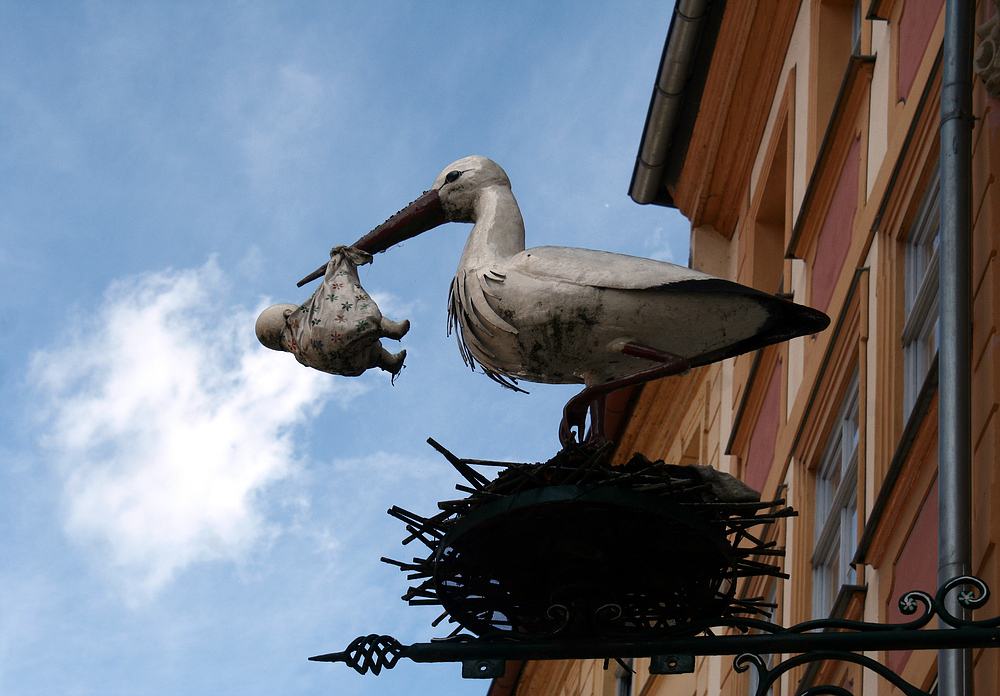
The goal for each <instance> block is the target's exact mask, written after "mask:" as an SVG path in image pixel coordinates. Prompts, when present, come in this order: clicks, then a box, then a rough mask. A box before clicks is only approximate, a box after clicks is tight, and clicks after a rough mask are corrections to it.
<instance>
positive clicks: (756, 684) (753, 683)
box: [747, 580, 781, 696]
mask: <svg viewBox="0 0 1000 696" xmlns="http://www.w3.org/2000/svg"><path fill="white" fill-rule="evenodd" d="M765 601H766V602H768V603H769V604H773V605H777V603H778V581H777V580H775V581H773V582H772V583H771V587H770V589H769V590H768V591H767V595H766V598H765ZM771 620H772V621H774V622H775V623H778V620H777V619H775V618H772V619H771ZM755 633H759V631H755ZM760 657H761V658H762V659H763V660H764V667H765V668H766V669H767V670H768V671H770V670H773V669H774V653H768V654H766V655H761V656H760ZM780 683H781V682H780V681H779V682H776V683H775V684H771V685H770V686H769V687H767V696H774V687H775V686H776V685H780ZM759 688H760V675H759V674H757V670H756V669H753V668H751V669H750V690H749V691H748V692H747V693H749V695H750V696H757V689H759Z"/></svg>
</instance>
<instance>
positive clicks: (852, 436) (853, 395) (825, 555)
mask: <svg viewBox="0 0 1000 696" xmlns="http://www.w3.org/2000/svg"><path fill="white" fill-rule="evenodd" d="M858 424H859V418H858V374H857V371H855V373H854V377H852V378H851V381H850V386H848V388H847V392H846V393H845V394H844V399H843V401H842V402H841V406H840V410H839V412H838V414H837V419H836V421H834V424H833V428H832V429H831V431H830V437H829V440H828V441H827V445H826V449H825V450H824V452H823V456H822V458H821V460H820V463H819V466H818V467H817V470H816V503H815V505H816V518H815V521H816V538H815V545H814V547H813V557H812V565H813V616H814V617H815V618H826V617H828V616H829V615H830V611H831V610H832V609H833V603H834V600H835V599H836V598H837V593H838V592H839V591H840V587H841V586H842V585H852V584H854V582H855V571H854V566H853V565H851V559H852V558H853V556H854V552H855V549H856V547H857V543H858V542H857V535H858V524H857V517H858V433H859V426H858Z"/></svg>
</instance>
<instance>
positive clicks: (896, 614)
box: [886, 483, 938, 674]
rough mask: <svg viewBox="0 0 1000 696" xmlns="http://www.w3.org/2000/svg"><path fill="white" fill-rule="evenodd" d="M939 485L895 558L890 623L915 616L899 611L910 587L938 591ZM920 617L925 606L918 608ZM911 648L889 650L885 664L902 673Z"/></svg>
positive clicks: (931, 494) (907, 619) (890, 601)
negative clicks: (896, 650) (901, 599)
mask: <svg viewBox="0 0 1000 696" xmlns="http://www.w3.org/2000/svg"><path fill="white" fill-rule="evenodd" d="M937 571H938V487H937V483H935V484H934V487H933V488H931V492H930V493H928V494H927V500H925V501H924V506H923V508H922V509H921V510H920V516H919V517H917V522H916V524H914V525H913V529H912V530H911V531H910V536H909V537H907V539H906V545H905V546H904V547H903V552H902V553H901V554H900V555H899V560H897V561H896V575H895V583H894V585H893V595H892V597H891V598H890V600H889V612H888V621H889V623H902V622H906V621H912V620H913V619H914V616H906V615H905V614H903V612H901V611H900V610H899V598H900V597H901V596H902V595H904V594H906V593H907V592H909V591H910V590H923V591H924V592H926V593H928V594H929V595H931V596H932V597H933V596H934V593H935V592H937V587H938V579H937ZM917 611H918V614H916V616H919V615H920V614H921V613H923V607H920V608H919V609H918V610H917ZM912 652H913V651H912V650H905V651H898V652H890V653H888V654H887V655H886V665H887V666H888V667H889V669H891V670H892V671H893V672H895V673H896V674H899V673H900V672H901V671H902V669H903V668H904V667H905V666H906V663H907V662H908V661H909V659H910V653H912Z"/></svg>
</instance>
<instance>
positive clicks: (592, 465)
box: [382, 440, 796, 639]
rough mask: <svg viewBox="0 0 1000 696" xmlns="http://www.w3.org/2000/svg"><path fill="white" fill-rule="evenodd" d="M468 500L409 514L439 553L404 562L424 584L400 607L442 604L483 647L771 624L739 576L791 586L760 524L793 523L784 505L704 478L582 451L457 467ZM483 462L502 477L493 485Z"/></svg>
mask: <svg viewBox="0 0 1000 696" xmlns="http://www.w3.org/2000/svg"><path fill="white" fill-rule="evenodd" d="M428 442H429V443H430V444H431V445H432V446H433V447H434V448H435V449H437V450H438V451H439V452H441V453H442V454H443V455H444V456H445V457H446V458H447V459H448V461H449V462H450V463H451V464H452V465H453V466H454V467H455V468H456V469H457V470H458V471H459V473H461V474H462V476H463V477H464V478H465V480H466V481H467V482H468V485H458V486H456V488H458V489H459V490H460V491H462V492H465V493H467V494H468V495H467V497H465V498H462V499H461V500H449V501H445V502H441V503H439V504H438V506H439V508H440V510H441V512H439V513H438V514H436V515H433V516H431V517H423V516H421V515H418V514H416V513H412V512H409V511H407V510H404V509H402V508H400V507H393V508H392V509H390V510H389V514H390V515H392V516H393V517H396V518H397V519H399V520H401V521H402V522H404V523H405V524H406V530H407V532H408V533H409V536H407V537H406V538H405V539H404V540H403V543H404V544H409V543H411V542H413V541H419V542H421V543H422V544H423V545H424V546H425V547H426V548H427V550H428V554H427V555H426V556H425V557H423V558H414V559H413V560H412V562H409V563H406V562H402V561H394V560H391V559H386V558H383V559H382V560H383V561H385V562H387V563H391V564H393V565H397V566H399V567H400V568H401V569H402V570H403V571H405V572H406V573H408V575H407V578H408V579H409V580H411V581H416V582H415V584H414V585H413V586H411V587H410V589H409V591H408V592H407V593H406V594H405V595H403V599H404V600H406V601H407V602H409V603H410V604H411V605H440V606H442V607H443V608H444V609H445V612H444V613H443V614H442V615H441V616H440V617H439V618H438V619H437V620H436V621H434V623H433V625H438V624H439V623H440V622H441V621H442V620H444V619H446V618H447V619H449V620H450V621H452V622H455V623H457V624H458V625H459V626H458V628H456V630H455V631H454V632H453V633H452V635H453V636H454V635H455V634H457V633H459V632H460V631H461V630H462V629H463V628H464V629H466V630H468V631H471V632H473V633H475V634H476V635H478V636H480V637H486V638H494V637H504V638H509V639H510V638H513V639H538V638H549V637H551V638H557V637H558V638H560V639H565V638H581V637H593V636H604V637H643V636H651V635H661V634H665V633H669V634H682V633H683V632H684V631H685V626H690V628H691V629H692V630H693V629H694V626H695V625H702V624H704V622H705V621H712V620H717V619H727V618H733V617H737V616H755V615H767V614H768V610H769V609H770V608H772V607H773V605H771V604H768V603H766V602H765V601H764V600H763V598H761V597H753V598H749V599H747V598H738V597H736V583H737V580H738V579H739V578H741V577H746V576H752V575H767V576H777V577H787V576H786V575H785V574H784V573H783V572H782V571H781V569H780V567H778V566H777V565H775V564H774V563H773V562H772V561H774V560H777V559H778V558H780V557H781V556H783V555H784V551H783V550H781V549H778V548H776V546H775V543H774V542H765V541H764V540H763V539H762V537H763V536H764V535H763V534H759V533H758V534H754V533H752V532H751V531H750V530H751V529H753V528H754V527H758V526H761V525H767V524H771V523H773V522H775V521H776V520H777V519H779V518H781V517H788V516H793V515H795V514H796V513H795V512H794V511H793V510H792V509H791V508H788V507H785V506H784V500H774V501H768V502H719V501H716V500H714V499H713V496H712V494H711V490H710V487H709V486H708V485H706V484H704V483H702V481H701V479H700V478H699V477H698V476H697V475H696V472H695V471H694V469H692V468H690V467H684V466H673V465H667V464H664V463H663V462H662V461H657V462H650V461H649V460H648V459H646V458H645V457H643V456H642V455H639V454H637V455H635V456H634V457H633V458H632V460H631V461H630V462H629V463H628V464H626V465H625V466H619V467H612V466H610V465H609V464H608V462H607V456H608V452H609V446H607V445H605V446H603V447H599V448H581V447H578V446H571V447H568V448H566V449H564V450H562V451H560V452H559V453H558V454H556V456H555V457H553V458H552V459H550V460H549V461H547V462H544V463H537V464H508V463H499V462H487V461H482V460H472V459H460V458H458V457H456V456H455V455H453V454H452V453H451V452H448V451H447V450H446V449H444V448H443V447H441V445H439V444H437V443H436V442H434V441H433V440H428ZM475 466H491V467H498V466H501V467H504V468H503V470H501V471H500V472H499V474H498V475H497V476H496V477H495V478H494V479H493V480H490V479H488V478H487V477H486V476H484V475H483V474H482V473H480V472H479V471H478V470H477V469H476V468H475Z"/></svg>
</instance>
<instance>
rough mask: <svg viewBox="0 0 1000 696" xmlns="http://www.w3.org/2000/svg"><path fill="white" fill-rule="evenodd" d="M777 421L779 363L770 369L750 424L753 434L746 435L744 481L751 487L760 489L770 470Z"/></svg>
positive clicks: (779, 385)
mask: <svg viewBox="0 0 1000 696" xmlns="http://www.w3.org/2000/svg"><path fill="white" fill-rule="evenodd" d="M779 425H781V363H777V364H775V366H774V371H773V372H772V373H771V381H770V383H769V384H768V385H767V393H766V394H765V395H764V403H763V404H762V405H761V407H760V416H759V417H758V418H757V422H756V423H755V424H754V430H753V435H752V436H751V437H750V451H749V452H748V453H747V468H746V483H747V485H748V486H750V487H751V488H753V489H755V490H758V491H763V490H764V484H765V483H767V475H768V474H769V473H771V464H772V463H773V462H774V447H775V444H776V442H777V440H778V426H779Z"/></svg>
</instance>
